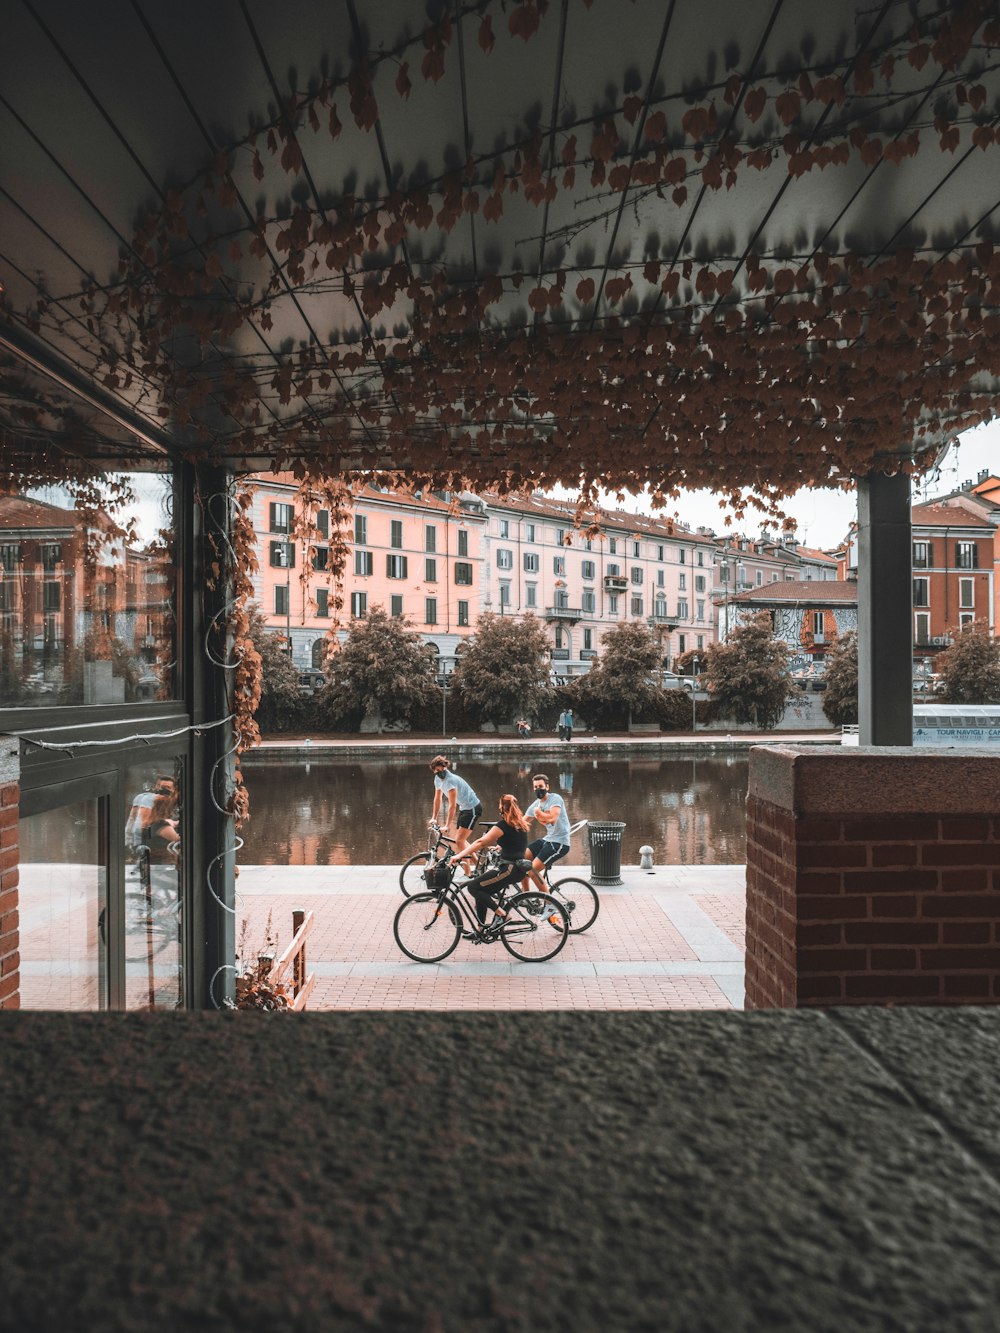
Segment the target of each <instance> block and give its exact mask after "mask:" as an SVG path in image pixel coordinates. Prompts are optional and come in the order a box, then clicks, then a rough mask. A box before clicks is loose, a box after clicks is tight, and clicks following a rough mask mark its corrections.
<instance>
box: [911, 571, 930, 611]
mask: <svg viewBox="0 0 1000 1333" xmlns="http://www.w3.org/2000/svg"><path fill="white" fill-rule="evenodd" d="M929 583H930V579H928V578H926V577H925V578H916V579H914V580H913V605H914V606H930V597H929V595H928V585H929Z"/></svg>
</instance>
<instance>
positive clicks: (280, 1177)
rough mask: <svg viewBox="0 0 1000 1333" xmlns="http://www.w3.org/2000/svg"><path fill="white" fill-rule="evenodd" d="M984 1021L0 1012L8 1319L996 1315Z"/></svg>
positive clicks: (427, 1325)
mask: <svg viewBox="0 0 1000 1333" xmlns="http://www.w3.org/2000/svg"><path fill="white" fill-rule="evenodd" d="M998 1085H1000V1014H997V1013H996V1012H995V1011H985V1010H963V1011H959V1012H956V1011H941V1010H921V1011H919V1012H918V1011H912V1010H911V1011H877V1012H876V1011H852V1012H851V1013H836V1012H834V1013H833V1014H821V1013H811V1012H801V1011H800V1012H783V1013H781V1012H777V1013H769V1014H739V1013H714V1014H693V1013H692V1014H649V1013H627V1014H597V1013H574V1014H495V1015H494V1014H485V1013H479V1014H433V1015H432V1014H414V1013H409V1014H404V1013H399V1014H392V1015H384V1014H357V1013H355V1014H344V1013H339V1014H314V1015H306V1016H304V1017H301V1018H294V1017H289V1016H265V1015H254V1014H232V1015H197V1014H189V1015H163V1016H138V1015H137V1016H123V1015H92V1016H86V1015H64V1014H27V1013H22V1014H10V1015H0V1087H2V1089H3V1096H2V1099H0V1171H2V1180H3V1187H4V1194H5V1204H6V1206H5V1207H4V1208H3V1209H2V1211H0V1292H2V1300H0V1326H2V1327H4V1328H11V1329H14V1328H17V1329H25V1328H45V1329H50V1328H51V1329H60V1330H61V1329H102V1330H103V1329H135V1330H140V1329H141V1330H144V1331H145V1330H160V1329H163V1330H167V1329H170V1330H177V1329H192V1328H194V1329H209V1330H214V1329H230V1328H232V1329H237V1328H238V1329H258V1328H259V1329H264V1328H276V1329H277V1328H280V1329H282V1330H298V1329H301V1330H317V1329H319V1330H324V1329H336V1330H340V1329H344V1330H358V1329H366V1328H371V1329H406V1330H409V1329H414V1330H466V1329H490V1330H493V1329H496V1330H507V1329H525V1330H536V1329H544V1330H548V1329H558V1330H563V1329H565V1330H589V1329H600V1330H623V1329H641V1330H647V1329H648V1330H664V1329H667V1330H673V1329H678V1330H681V1329H683V1330H713V1331H718V1330H725V1331H726V1333H730V1331H734V1333H739V1331H741V1330H747V1331H748V1333H749V1331H750V1330H754V1331H755V1333H756V1331H758V1330H770V1329H778V1328H783V1329H796V1330H797V1329H802V1330H826V1329H829V1330H838V1333H839V1331H842V1330H853V1329H873V1330H874V1329H878V1330H882V1329H900V1330H914V1329H918V1330H919V1329H928V1330H930V1329H934V1330H936V1331H940V1330H942V1329H948V1330H954V1329H962V1330H966V1329H968V1330H979V1329H982V1330H986V1329H990V1330H994V1329H995V1328H996V1327H997V1309H998V1305H1000V1268H998V1265H997V1263H996V1255H997V1253H998V1250H1000V1184H998V1169H1000V1144H998V1136H997V1131H996V1127H995V1126H996V1105H997V1100H998V1093H1000V1086H998Z"/></svg>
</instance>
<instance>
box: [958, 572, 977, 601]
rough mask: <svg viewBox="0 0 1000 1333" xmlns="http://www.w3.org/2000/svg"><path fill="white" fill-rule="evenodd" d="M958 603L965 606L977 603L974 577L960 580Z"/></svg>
mask: <svg viewBox="0 0 1000 1333" xmlns="http://www.w3.org/2000/svg"><path fill="white" fill-rule="evenodd" d="M958 604H959V606H964V607H974V606H975V605H976V593H975V584H974V582H973V580H972V579H959V580H958Z"/></svg>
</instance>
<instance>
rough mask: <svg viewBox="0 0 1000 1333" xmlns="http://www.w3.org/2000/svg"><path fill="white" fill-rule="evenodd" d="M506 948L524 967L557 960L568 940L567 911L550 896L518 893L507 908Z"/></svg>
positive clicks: (504, 945)
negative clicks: (548, 960)
mask: <svg viewBox="0 0 1000 1333" xmlns="http://www.w3.org/2000/svg"><path fill="white" fill-rule="evenodd" d="M504 911H505V912H506V913H507V920H506V922H505V924H504V925H503V926H502V927H501V930H500V939H501V940H502V941H503V947H504V948H505V949H506V950H507V952H508V953H512V954H513V955H514V957H515V958H519V959H520V960H521V962H522V963H544V962H545V960H546V959H547V958H554V957H555V955H556V954H557V953H558V952H559V950H560V949H561V948H562V947H563V945H564V944H565V943H566V940H567V937H568V936H569V917H568V916H567V913H566V909H565V908H564V907H563V905H562V903H560V902H559V901H558V900H557V899H555V898H553V897H552V895H551V894H550V893H519V894H517V895H516V896H515V897H513V898H511V899H510V900H509V901H508V902H506V903H505V904H504Z"/></svg>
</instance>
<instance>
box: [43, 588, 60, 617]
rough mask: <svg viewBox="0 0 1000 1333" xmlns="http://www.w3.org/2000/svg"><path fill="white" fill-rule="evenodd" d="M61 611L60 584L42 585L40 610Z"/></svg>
mask: <svg viewBox="0 0 1000 1333" xmlns="http://www.w3.org/2000/svg"><path fill="white" fill-rule="evenodd" d="M61 609H62V584H61V583H43V584H42V610H43V611H59V610H61Z"/></svg>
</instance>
